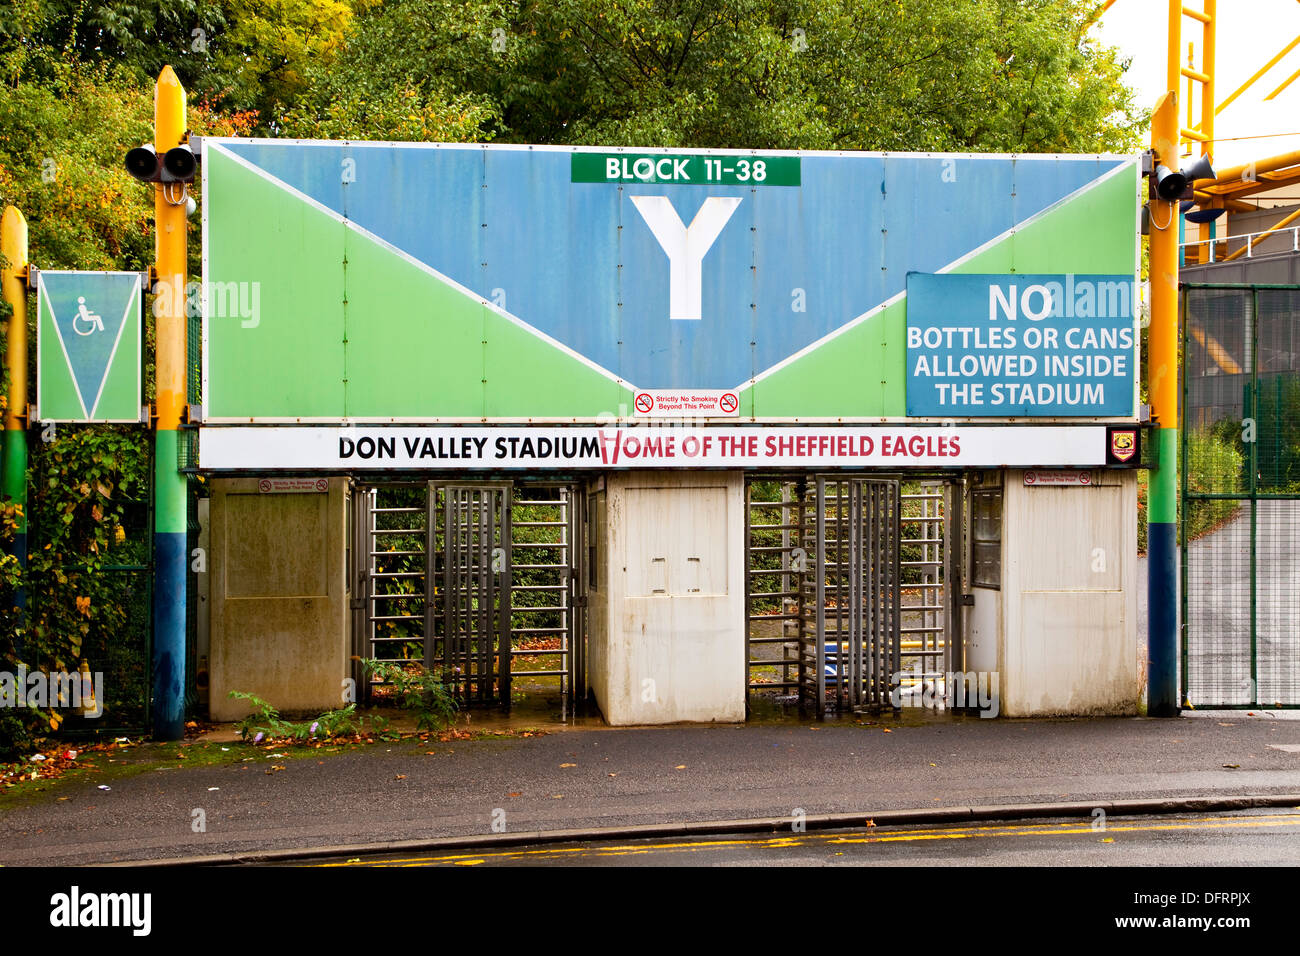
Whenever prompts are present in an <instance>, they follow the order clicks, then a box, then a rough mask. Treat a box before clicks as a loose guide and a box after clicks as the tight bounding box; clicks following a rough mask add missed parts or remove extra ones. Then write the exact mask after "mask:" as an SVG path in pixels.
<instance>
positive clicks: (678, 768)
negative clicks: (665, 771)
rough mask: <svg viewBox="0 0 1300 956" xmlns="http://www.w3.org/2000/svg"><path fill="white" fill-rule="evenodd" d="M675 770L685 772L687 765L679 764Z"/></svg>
mask: <svg viewBox="0 0 1300 956" xmlns="http://www.w3.org/2000/svg"><path fill="white" fill-rule="evenodd" d="M673 769H674V770H685V769H686V764H684V763H679V764H678V765H677V766H676V767H674V768H673Z"/></svg>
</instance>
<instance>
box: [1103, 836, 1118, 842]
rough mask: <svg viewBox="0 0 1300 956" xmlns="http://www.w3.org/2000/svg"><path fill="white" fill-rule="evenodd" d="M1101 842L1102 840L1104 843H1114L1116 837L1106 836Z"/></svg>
mask: <svg viewBox="0 0 1300 956" xmlns="http://www.w3.org/2000/svg"><path fill="white" fill-rule="evenodd" d="M1101 842H1102V843H1114V842H1115V838H1114V837H1104V838H1102V841H1101Z"/></svg>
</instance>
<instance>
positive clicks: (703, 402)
mask: <svg viewBox="0 0 1300 956" xmlns="http://www.w3.org/2000/svg"><path fill="white" fill-rule="evenodd" d="M632 404H633V408H634V409H635V410H636V415H637V417H638V418H738V417H740V396H739V395H738V394H737V393H736V392H734V391H721V390H718V389H705V388H695V389H671V390H663V389H660V390H654V389H649V390H646V389H643V390H642V391H639V392H637V393H636V398H635V399H634V400H633V403H632Z"/></svg>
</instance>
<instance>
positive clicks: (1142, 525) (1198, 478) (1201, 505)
mask: <svg viewBox="0 0 1300 956" xmlns="http://www.w3.org/2000/svg"><path fill="white" fill-rule="evenodd" d="M1229 426H1230V427H1229ZM1244 462H1245V458H1244V456H1243V452H1242V445H1241V423H1240V422H1227V423H1225V422H1222V421H1221V422H1218V423H1216V424H1215V425H1214V426H1213V427H1211V428H1198V429H1193V430H1192V431H1191V432H1189V433H1188V434H1187V460H1186V461H1184V462H1182V467H1183V468H1185V469H1186V470H1187V497H1186V498H1183V499H1182V500H1181V501H1180V505H1179V506H1180V507H1181V508H1183V509H1185V510H1186V516H1187V540H1188V541H1195V540H1196V539H1197V538H1199V537H1201V535H1203V534H1207V533H1209V532H1211V531H1214V530H1215V529H1217V528H1218V527H1219V526H1220V525H1221V524H1223V522H1224V521H1226V520H1228V519H1229V518H1231V517H1232V516H1233V515H1235V514H1236V513H1237V510H1238V509H1239V508H1240V507H1241V502H1240V501H1236V500H1233V499H1231V498H1199V497H1197V495H1198V494H1200V495H1205V494H1238V493H1241V492H1243V491H1245V490H1246V489H1247V484H1246V481H1247V478H1246V475H1245V471H1244ZM1148 474H1149V473H1148V472H1146V471H1145V470H1144V471H1139V472H1138V553H1139V554H1145V553H1146V550H1147V494H1148ZM1181 527H1182V524H1181V521H1180V523H1179V528H1180V531H1179V533H1180V534H1181V533H1182V531H1181Z"/></svg>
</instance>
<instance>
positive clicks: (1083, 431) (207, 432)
mask: <svg viewBox="0 0 1300 956" xmlns="http://www.w3.org/2000/svg"><path fill="white" fill-rule="evenodd" d="M1105 463H1106V427H1105V426H1104V425H1079V426H1036V425H988V426H982V427H981V426H968V427H934V426H928V427H917V426H908V425H874V426H843V427H838V428H837V427H810V428H799V427H786V426H780V427H778V426H748V427H747V426H716V427H709V428H698V427H672V426H659V427H656V426H653V425H642V426H609V427H601V426H598V425H590V426H574V427H570V428H563V427H549V426H548V427H528V426H509V427H496V426H484V427H473V426H466V427H452V426H447V427H426V426H392V427H382V426H364V427H363V426H354V427H338V426H320V427H316V426H304V425H260V426H259V425H252V426H249V425H222V426H217V425H210V426H205V427H203V428H201V429H200V430H199V467H200V468H201V469H202V470H204V471H304V470H312V471H317V470H329V471H375V470H385V469H395V470H428V471H435V470H447V469H456V470H470V469H472V470H509V469H521V468H547V469H555V470H561V471H563V470H569V469H610V468H761V469H772V468H817V469H824V468H864V467H867V468H883V469H890V470H897V469H900V468H931V469H932V468H997V467H1013V468H1021V467H1061V466H1068V467H1078V468H1082V467H1091V466H1097V465H1104V464H1105Z"/></svg>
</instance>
